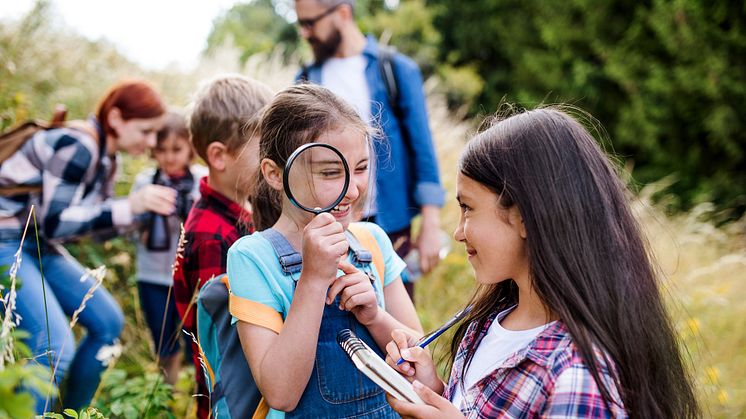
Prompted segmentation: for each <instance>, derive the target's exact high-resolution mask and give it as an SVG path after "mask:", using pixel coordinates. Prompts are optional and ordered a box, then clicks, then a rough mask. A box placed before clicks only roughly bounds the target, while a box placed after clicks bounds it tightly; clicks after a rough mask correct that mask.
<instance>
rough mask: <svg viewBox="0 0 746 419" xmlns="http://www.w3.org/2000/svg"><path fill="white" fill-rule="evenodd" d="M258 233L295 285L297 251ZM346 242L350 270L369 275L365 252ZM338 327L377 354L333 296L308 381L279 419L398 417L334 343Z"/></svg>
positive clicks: (299, 265)
mask: <svg viewBox="0 0 746 419" xmlns="http://www.w3.org/2000/svg"><path fill="white" fill-rule="evenodd" d="M260 234H262V236H263V237H264V238H266V239H267V240H269V241H270V243H272V247H273V248H274V250H275V253H277V257H278V259H279V261H280V265H281V266H282V271H283V273H284V274H285V275H287V276H289V277H290V278H291V279H292V280H293V281H295V284H296V285H297V281H298V277H299V275H298V274H299V273H300V271H301V268H302V266H303V261H302V258H301V255H300V253H298V252H297V251H295V249H293V247H292V246H291V245H290V243H288V241H287V240H286V239H285V237H283V236H282V234H280V233H278V232H277V231H276V230H273V229H267V230H264V231H262V232H261V233H260ZM347 240H348V242H349V244H350V251H351V252H352V260H353V262H354V264H355V266H356V267H358V268H360V269H361V270H363V271H365V272H370V270H371V266H370V265H371V262H372V261H373V258H372V256H371V254H370V252H368V251H367V250H365V249H364V248H363V247H362V246H361V245H360V242H359V241H358V240H357V239H356V238H355V236H353V235H352V234H351V233H349V232H347ZM375 287H376V285H374V288H375ZM379 304H380V302H379ZM342 329H350V330H352V331H353V332H354V333H355V334H356V335H357V336H358V337H359V338H360V339H362V340H363V341H365V343H366V344H368V346H370V347H371V348H373V350H374V351H376V353H377V354H378V355H379V356H382V353H381V350H380V349H379V348H378V345H377V344H376V342H375V341H374V340H373V337H372V336H371V335H370V333H368V329H366V328H365V326H363V325H362V324H360V323H359V322H358V321H357V319H355V316H354V315H353V314H352V313H350V312H347V311H344V310H340V309H339V296H337V297H336V299H335V300H334V302H333V303H332V304H326V305H325V306H324V315H323V317H322V319H321V328H320V330H319V340H318V343H317V346H316V361H315V362H314V368H313V371H312V372H311V378H310V379H309V380H308V384H307V385H306V389H305V390H304V391H303V395H302V396H301V398H300V400H299V401H298V405H297V406H296V408H295V410H293V411H292V412H286V413H285V417H287V418H300V417H314V418H322V417H323V418H329V417H337V418H398V417H399V415H397V414H396V413H395V412H394V411H393V410H392V409H391V407H390V406H389V405H388V403H387V402H386V396H385V393H384V391H383V389H381V388H380V387H379V386H378V385H376V384H375V383H374V382H372V381H371V380H370V379H369V378H368V377H366V376H365V375H364V374H363V373H361V372H360V371H358V369H357V368H356V367H355V365H354V364H353V363H352V361H351V360H350V358H349V357H348V356H347V354H346V353H345V352H344V350H343V349H342V348H341V347H340V346H339V344H338V343H337V333H338V332H339V331H340V330H342Z"/></svg>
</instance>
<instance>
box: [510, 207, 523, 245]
mask: <svg viewBox="0 0 746 419" xmlns="http://www.w3.org/2000/svg"><path fill="white" fill-rule="evenodd" d="M508 221H509V222H510V225H512V226H513V227H514V228H516V229H517V230H518V234H519V235H520V236H521V238H522V239H525V238H526V225H525V224H524V223H523V217H522V216H521V211H520V210H518V206H517V205H513V206H512V207H511V208H510V209H509V210H508Z"/></svg>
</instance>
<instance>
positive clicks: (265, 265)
mask: <svg viewBox="0 0 746 419" xmlns="http://www.w3.org/2000/svg"><path fill="white" fill-rule="evenodd" d="M359 224H360V225H361V226H362V227H364V228H365V229H366V230H368V231H369V232H370V233H372V234H373V237H374V238H375V239H376V242H377V243H378V247H379V248H380V249H381V253H382V255H383V261H384V266H385V274H384V279H383V286H384V287H386V286H388V285H389V284H390V283H391V282H393V281H395V280H396V279H397V278H399V275H400V274H401V272H402V271H403V270H404V267H405V266H406V264H405V263H404V261H403V260H402V259H401V258H400V257H399V256H398V255H397V254H396V252H395V251H394V248H393V246H392V245H391V241H390V240H389V238H388V236H387V235H386V233H385V232H384V231H383V230H382V229H381V227H379V226H378V225H376V224H372V223H359ZM351 256H352V251H350V252H349V253H348V255H347V260H348V262H350V263H351V264H352V259H351ZM363 269H364V270H365V271H366V272H369V273H371V274H372V275H373V276H375V277H376V278H375V279H376V280H375V281H374V289H375V291H376V297H377V298H378V305H379V306H381V307H382V308H385V306H384V300H383V290H382V289H381V280H380V278H379V277H378V272H377V271H376V269H375V267H374V265H373V263H370V264H369V266H368V267H365V268H363ZM343 274H344V272H342V271H341V270H338V271H337V277H340V276H342V275H343ZM298 278H300V272H298V273H295V274H291V275H286V274H285V273H283V271H282V266H281V265H280V262H279V260H278V259H277V254H276V253H275V250H274V248H273V247H272V243H270V242H269V240H267V239H266V238H264V237H263V236H262V235H261V234H260V233H255V234H252V235H250V236H244V237H242V238H240V239H239V240H238V241H236V242H235V243H233V246H231V248H230V250H228V281H229V282H230V289H231V293H232V294H234V295H236V296H238V297H241V298H244V299H247V300H249V301H251V302H253V303H256V304H257V305H256V306H255V310H252V312H251V313H244V315H239V317H236V313H234V312H233V311H232V312H231V314H233V323H235V322H236V321H238V320H241V321H245V322H247V323H251V324H256V325H258V326H262V327H266V328H268V329H270V330H274V331H275V332H278V333H279V329H278V326H277V324H278V323H279V320H278V319H277V318H276V317H277V313H279V315H280V316H281V317H282V321H284V320H285V318H286V317H287V314H288V312H289V311H290V304H291V303H292V302H293V293H294V291H295V284H294V282H295V281H297V280H298ZM284 416H285V413H284V412H281V411H277V410H274V409H270V410H269V414H268V415H267V418H271V419H274V418H283V417H284Z"/></svg>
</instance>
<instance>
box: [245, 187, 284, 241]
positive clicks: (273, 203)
mask: <svg viewBox="0 0 746 419" xmlns="http://www.w3.org/2000/svg"><path fill="white" fill-rule="evenodd" d="M250 201H251V208H252V211H253V219H254V227H255V228H256V231H262V230H266V229H268V228H270V227H272V226H273V225H274V224H275V223H276V222H277V220H278V219H279V218H280V214H281V213H282V193H281V192H280V191H278V190H275V189H273V188H272V187H271V186H269V184H268V183H267V181H266V180H265V179H264V176H262V175H261V174H259V176H257V177H256V184H255V185H254V195H253V196H252V197H251V198H250Z"/></svg>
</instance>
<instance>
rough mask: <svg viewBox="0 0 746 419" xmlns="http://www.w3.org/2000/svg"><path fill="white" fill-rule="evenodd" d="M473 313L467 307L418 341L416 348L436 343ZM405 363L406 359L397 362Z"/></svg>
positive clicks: (399, 363)
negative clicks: (437, 339)
mask: <svg viewBox="0 0 746 419" xmlns="http://www.w3.org/2000/svg"><path fill="white" fill-rule="evenodd" d="M470 311H471V306H467V307H466V308H464V309H463V310H461V311H459V312H458V313H456V314H455V315H454V316H453V317H451V319H450V320H448V321H447V322H445V323H444V324H443V325H442V326H440V327H439V328H437V329H435V330H434V331H432V332H430V333H428V334H426V335H425V336H423V337H422V338H420V340H418V341H417V343H416V344H415V345H414V346H419V347H420V348H424V347H425V346H427V345H429V344H430V342H432V341H434V340H435V339H436V338H437V337H438V336H440V335H442V334H443V332H445V331H446V330H448V329H450V328H451V326H453V325H454V324H456V323H457V322H458V321H459V320H461V319H463V318H464V317H465V316H466V315H467V314H469V312H470ZM402 362H404V358H399V360H398V361H396V365H401V363H402Z"/></svg>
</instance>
